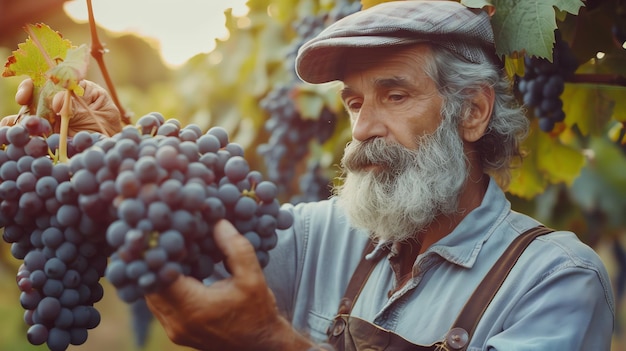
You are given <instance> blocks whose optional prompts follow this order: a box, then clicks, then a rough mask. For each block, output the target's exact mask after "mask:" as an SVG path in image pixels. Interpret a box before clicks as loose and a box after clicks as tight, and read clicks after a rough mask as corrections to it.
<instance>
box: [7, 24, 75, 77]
mask: <svg viewBox="0 0 626 351" xmlns="http://www.w3.org/2000/svg"><path fill="white" fill-rule="evenodd" d="M24 30H25V31H26V32H27V33H29V36H28V38H27V39H26V41H25V42H23V43H20V44H18V49H17V50H15V51H13V55H11V56H10V57H9V58H8V59H7V62H6V63H5V65H4V71H3V72H2V76H3V77H12V76H19V75H27V76H29V77H30V78H31V79H32V80H33V83H34V84H35V87H42V86H43V85H44V83H45V82H46V80H47V76H46V72H48V70H49V69H50V68H52V67H54V66H55V65H56V62H57V61H58V60H63V59H64V58H65V55H66V53H67V50H68V49H70V48H71V47H72V43H71V42H70V41H69V40H67V39H63V36H62V35H61V34H60V33H59V32H57V31H54V30H52V29H51V28H50V27H49V26H48V25H46V24H42V23H38V24H28V25H26V27H25V28H24Z"/></svg>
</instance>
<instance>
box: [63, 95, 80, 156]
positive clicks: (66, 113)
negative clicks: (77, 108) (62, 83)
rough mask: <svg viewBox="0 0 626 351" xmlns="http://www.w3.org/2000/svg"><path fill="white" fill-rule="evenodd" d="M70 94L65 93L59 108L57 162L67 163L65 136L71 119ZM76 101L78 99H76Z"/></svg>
mask: <svg viewBox="0 0 626 351" xmlns="http://www.w3.org/2000/svg"><path fill="white" fill-rule="evenodd" d="M71 98H72V93H71V91H70V90H66V91H65V97H64V101H63V107H62V108H61V129H60V131H59V161H60V162H67V161H68V157H67V134H68V131H69V126H70V118H72V104H71V101H72V100H71ZM77 100H78V99H77Z"/></svg>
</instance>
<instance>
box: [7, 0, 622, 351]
mask: <svg viewBox="0 0 626 351" xmlns="http://www.w3.org/2000/svg"><path fill="white" fill-rule="evenodd" d="M519 1H523V0H519ZM378 2H381V1H368V5H371V4H373V3H378ZM468 2H470V1H468ZM484 2H485V1H482V0H481V1H475V2H474V3H484ZM335 3H336V2H334V1H330V0H319V1H306V0H250V1H249V2H248V7H249V12H248V14H246V15H245V16H242V17H235V16H232V15H231V14H230V12H228V11H227V12H226V23H225V25H226V28H227V29H228V31H229V32H230V35H229V37H228V39H226V40H223V41H218V42H217V46H216V48H215V50H213V51H212V52H210V53H208V54H200V55H197V56H196V57H194V58H192V59H191V60H189V61H188V62H187V63H186V64H185V65H184V66H182V67H180V68H178V69H169V68H167V66H165V65H164V64H163V63H162V62H161V60H160V58H159V55H158V53H157V52H156V50H155V48H154V47H152V46H151V45H150V44H149V43H148V42H147V41H145V40H143V39H141V38H138V37H135V36H131V35H115V34H114V33H109V32H107V31H105V30H104V29H101V30H100V35H101V40H102V41H103V42H104V43H105V45H106V47H107V49H108V50H109V53H108V54H107V55H105V61H106V63H107V66H108V67H109V71H110V73H111V75H112V79H113V81H114V83H115V86H116V89H117V91H118V94H119V96H120V99H121V100H122V102H123V104H124V107H125V108H126V109H127V110H128V111H131V112H133V113H134V115H135V118H138V117H140V116H142V115H144V114H146V113H148V112H150V111H159V112H161V113H163V115H165V116H166V118H176V119H178V120H180V121H181V122H182V123H183V124H190V123H195V124H197V125H199V126H200V127H201V128H202V129H204V130H206V129H208V128H209V127H210V126H213V125H219V126H222V127H224V128H226V129H227V130H228V131H229V133H230V135H231V137H232V139H233V140H234V141H235V142H238V143H240V144H241V145H242V146H243V147H244V149H245V150H246V158H247V159H248V160H249V162H250V164H251V168H253V169H258V170H261V171H263V169H264V160H263V158H262V157H260V156H259V155H258V154H257V151H256V148H257V146H258V145H260V144H262V143H265V142H267V140H268V138H269V137H270V133H269V132H268V131H267V130H266V129H265V122H266V120H267V118H268V114H267V112H266V111H264V110H263V109H262V108H260V102H261V101H262V100H263V98H264V97H266V95H267V94H268V93H269V92H270V91H271V90H272V89H273V88H274V87H275V86H277V85H278V84H281V83H285V82H291V81H293V80H294V79H295V73H294V70H293V58H294V57H293V53H294V45H297V43H298V39H299V38H298V34H297V32H296V30H295V28H294V24H295V23H297V22H298V21H299V20H301V19H302V18H304V17H306V16H312V15H316V14H320V13H324V12H328V11H331V10H332V9H333V7H334V6H335ZM491 3H493V4H495V5H496V13H497V5H498V1H493V2H491ZM508 3H510V1H509V2H508ZM586 5H587V6H586V7H583V8H581V9H580V10H579V12H578V14H577V15H573V14H570V13H566V12H560V11H557V12H556V13H555V18H556V19H557V21H556V22H555V24H556V25H557V26H558V28H559V29H560V30H561V32H562V35H563V38H564V39H565V40H566V41H567V42H568V43H569V44H570V45H571V47H572V49H573V50H574V53H575V54H576V57H577V58H578V61H579V62H580V63H581V64H582V65H581V66H580V68H579V70H578V72H577V74H591V75H594V76H595V77H597V76H599V75H602V76H604V77H608V76H621V77H626V50H624V48H622V47H621V46H620V44H619V43H618V41H616V39H615V35H614V34H613V28H614V27H619V28H621V29H622V30H625V31H626V8H624V6H626V4H624V2H623V1H619V0H604V1H600V0H595V1H586ZM96 19H97V14H96ZM38 20H40V21H42V22H45V23H46V24H48V25H50V27H52V28H54V29H56V30H58V31H60V32H61V33H63V35H64V36H65V37H67V38H70V39H71V41H72V42H73V43H75V44H80V43H89V42H90V38H89V30H88V25H87V24H77V23H75V22H73V21H71V20H70V19H68V18H67V17H66V16H65V14H64V13H63V12H62V11H60V10H59V11H57V12H55V13H52V14H50V15H48V16H46V17H45V18H39V19H38ZM25 37H26V34H25V33H23V32H19V31H18V32H10V33H9V35H6V33H0V57H8V56H9V55H10V53H11V50H14V49H15V46H16V45H17V43H19V42H22V41H23V40H24V38H25ZM598 52H603V53H604V54H605V55H604V56H603V57H602V58H598V57H596V54H597V53H598ZM520 54H521V53H520V52H516V53H510V56H508V57H507V58H506V63H507V68H508V69H509V72H511V74H514V73H515V72H517V73H518V74H523V72H521V73H520V67H521V69H522V70H523V61H522V64H521V65H520V56H519V55H520ZM526 54H532V51H530V52H526ZM88 77H89V78H88V79H90V80H93V81H96V82H98V83H100V84H103V82H102V81H101V76H100V74H99V72H98V71H97V67H96V66H95V65H92V67H91V69H90V73H89V75H88ZM20 80H21V78H20V77H17V78H10V79H0V115H9V114H14V113H16V112H17V110H18V109H19V106H17V105H16V104H15V102H14V101H13V96H14V94H15V90H16V87H17V84H18V83H19V81H20ZM336 92H337V85H334V84H327V85H322V86H312V85H308V84H305V83H296V84H294V85H293V89H292V92H291V93H292V96H293V97H294V99H296V101H297V103H296V106H297V108H298V109H299V112H300V114H301V115H302V116H306V118H312V119H315V118H317V116H316V113H315V111H319V110H320V109H321V106H326V107H328V108H329V109H331V110H332V111H333V112H335V113H337V114H339V115H340V116H341V117H342V118H340V120H339V123H338V125H337V128H336V130H335V132H334V134H333V135H332V137H331V138H330V139H329V140H327V141H326V142H324V143H323V144H321V145H320V144H315V143H312V144H311V145H310V148H309V149H310V153H309V155H308V156H307V157H306V158H303V159H302V160H300V161H299V162H298V165H297V170H298V174H302V173H304V172H306V169H307V163H309V162H311V159H314V160H316V161H318V162H320V164H321V165H322V166H323V167H324V168H325V170H324V172H325V174H326V175H327V176H328V178H330V179H334V178H335V177H336V176H337V173H336V172H337V167H336V164H338V163H339V159H340V157H341V154H342V152H343V147H344V145H345V143H346V142H347V141H348V140H349V139H350V129H349V125H348V122H347V118H343V117H345V115H344V112H343V111H342V109H341V105H340V102H339V100H338V98H337V95H336ZM562 99H563V101H564V111H565V112H566V119H565V121H564V123H562V125H561V126H559V128H558V129H557V130H558V132H555V133H550V134H546V133H543V132H541V131H540V130H539V129H538V128H537V127H536V118H535V117H534V116H533V114H532V111H529V113H528V117H529V118H530V119H531V121H532V125H533V130H532V133H531V135H530V137H529V138H528V140H527V142H526V147H527V149H528V151H529V156H528V158H527V159H526V161H525V163H524V164H523V165H522V167H521V168H519V169H518V170H517V171H516V172H515V178H514V179H513V181H512V184H511V187H510V189H509V190H510V192H509V194H508V196H509V198H510V200H511V202H512V203H513V208H514V209H516V210H519V211H521V212H525V213H528V214H530V215H533V216H535V217H536V218H538V219H539V220H541V221H543V222H545V223H546V224H547V225H549V226H552V227H555V228H558V229H566V230H572V231H574V232H576V233H577V234H578V235H579V237H580V238H581V239H582V240H583V241H585V242H587V243H588V244H590V245H591V246H592V247H594V248H596V249H597V250H598V252H600V253H601V254H602V257H603V259H605V262H606V264H607V267H608V268H609V271H610V273H611V274H612V275H613V276H616V277H617V276H621V275H623V274H626V273H623V272H624V271H625V270H626V267H623V264H622V263H620V262H619V261H617V260H616V259H615V258H614V255H613V252H614V250H611V249H610V247H612V246H613V247H618V248H619V247H621V245H622V244H626V243H624V234H625V233H626V146H624V145H620V144H619V143H617V142H616V141H615V140H616V139H617V137H616V136H619V135H620V133H622V134H623V131H622V130H623V129H624V124H623V122H624V121H626V88H625V87H624V86H623V85H622V86H620V85H619V84H615V82H609V83H606V84H598V83H597V82H584V81H582V82H570V83H567V84H566V89H565V92H564V93H563V95H562ZM297 181H298V179H297V177H294V179H293V184H288V185H287V187H286V189H288V192H289V193H285V194H282V195H281V196H282V200H283V201H286V200H287V199H289V198H290V197H291V196H293V195H294V193H296V192H297V190H296V189H297V185H296V184H297ZM618 244H619V246H618ZM0 247H1V248H2V250H3V252H0V263H2V262H4V264H5V265H8V266H10V267H12V269H14V268H15V264H16V263H15V261H13V260H11V259H7V258H6V257H8V255H9V254H8V252H7V250H8V245H0ZM3 257H4V259H3ZM3 260H4V261H3ZM5 268H6V266H5ZM9 272H11V270H9ZM2 273H3V271H2V265H0V276H1V275H2ZM9 274H10V273H9ZM622 281H623V280H622V279H619V280H618V279H617V278H616V282H615V284H616V285H619V286H621V285H622V284H624V283H622ZM0 286H4V284H3V282H1V281H0ZM2 290H10V289H2ZM622 290H623V289H622ZM5 294H6V293H4V292H3V295H0V296H2V300H4V301H6V300H7V299H9V300H10V301H12V302H10V305H11V306H16V307H17V308H19V306H18V304H17V303H16V302H15V301H17V296H12V297H7V299H4V297H5ZM109 295H110V296H114V294H109ZM105 296H106V294H105ZM105 298H106V297H105ZM109 298H110V299H112V298H113V299H114V297H109ZM102 304H103V303H102ZM620 306H621V305H620ZM620 306H618V307H620ZM96 307H98V308H99V309H100V308H101V307H100V306H98V305H97V306H96ZM3 308H4V305H0V313H1V312H3V311H4V310H3ZM623 311H624V309H623V308H621V309H620V312H619V315H618V326H619V325H621V323H619V322H620V321H622V323H623V322H624V321H626V318H625V317H624V312H623ZM106 313H107V311H105V312H104V317H103V323H104V322H105V321H106V318H107V316H106ZM10 314H16V312H10V313H9V312H7V314H6V316H9V315H10ZM7 319H8V317H7ZM7 319H5V320H7ZM10 319H11V320H15V319H16V316H13V317H11V318H10ZM17 319H19V317H17ZM3 324H7V323H3ZM9 324H10V325H13V324H18V323H9ZM7 325H8V324H7ZM100 328H101V327H98V328H97V329H100ZM102 328H103V329H104V327H102ZM118 328H119V327H118ZM2 329H3V328H0V330H2ZM17 335H18V337H21V336H22V335H23V331H20V332H19V333H17ZM0 340H2V341H0V349H5V348H6V349H25V348H23V347H22V346H19V347H18V346H10V345H9V344H3V343H5V341H4V340H7V339H5V335H3V334H0ZM616 344H618V345H624V344H623V342H622V343H621V344H620V341H619V340H618V341H617V342H616ZM19 345H22V344H19ZM124 347H129V346H128V345H126V346H121V345H120V346H119V348H116V349H123V348H124ZM618 347H620V346H615V349H616V350H617V349H618ZM89 349H93V350H95V348H89ZM167 349H172V348H167ZM151 350H158V348H154V349H151Z"/></svg>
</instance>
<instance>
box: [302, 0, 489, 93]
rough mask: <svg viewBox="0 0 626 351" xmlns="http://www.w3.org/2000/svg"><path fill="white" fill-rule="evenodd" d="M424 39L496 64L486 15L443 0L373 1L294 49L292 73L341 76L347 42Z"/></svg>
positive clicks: (363, 44)
mask: <svg viewBox="0 0 626 351" xmlns="http://www.w3.org/2000/svg"><path fill="white" fill-rule="evenodd" d="M421 42H428V43H431V44H434V45H440V46H443V47H445V48H448V49H449V50H452V51H453V52H455V53H457V54H458V55H460V56H461V57H463V58H465V59H466V60H468V61H470V62H475V63H478V62H485V61H491V62H494V63H497V64H500V62H499V59H498V58H497V56H496V54H495V45H494V39H493V29H492V28H491V22H490V19H489V15H488V14H487V13H485V12H484V11H480V10H473V9H469V8H467V7H466V6H464V5H462V4H460V3H458V2H456V1H449V0H434V1H422V0H406V1H391V2H385V3H381V4H378V5H376V6H373V7H370V8H368V9H366V10H362V11H359V12H356V13H354V14H352V15H350V16H347V17H344V18H342V19H340V20H339V21H337V22H335V23H333V24H331V25H330V26H328V27H327V28H326V29H324V30H323V31H322V32H321V33H320V34H318V35H317V36H316V37H315V38H313V39H311V40H309V41H308V42H306V43H305V44H304V45H302V47H300V49H299V50H298V56H297V57H296V73H297V74H298V76H299V77H300V79H302V80H303V81H305V82H309V83H315V84H317V83H325V82H330V81H333V80H338V79H341V78H342V77H341V74H342V67H343V65H344V64H345V61H346V59H347V58H348V51H349V50H350V49H351V48H376V47H390V46H396V45H406V44H416V43H421Z"/></svg>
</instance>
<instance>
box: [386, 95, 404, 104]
mask: <svg viewBox="0 0 626 351" xmlns="http://www.w3.org/2000/svg"><path fill="white" fill-rule="evenodd" d="M403 99H404V95H401V94H391V95H389V100H390V101H396V102H397V101H402V100H403Z"/></svg>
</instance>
